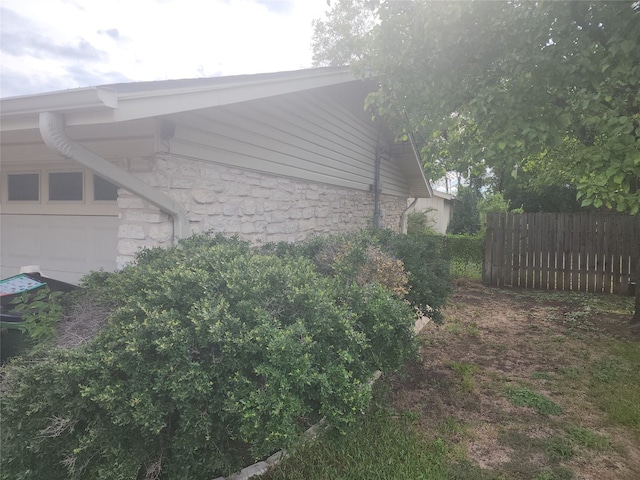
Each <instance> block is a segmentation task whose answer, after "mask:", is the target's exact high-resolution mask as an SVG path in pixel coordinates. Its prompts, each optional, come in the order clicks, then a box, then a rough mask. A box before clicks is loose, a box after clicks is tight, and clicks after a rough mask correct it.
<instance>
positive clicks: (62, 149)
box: [39, 112, 190, 244]
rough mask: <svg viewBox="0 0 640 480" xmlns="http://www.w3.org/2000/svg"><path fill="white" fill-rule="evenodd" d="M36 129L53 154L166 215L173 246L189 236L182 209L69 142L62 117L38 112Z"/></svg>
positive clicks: (167, 198)
mask: <svg viewBox="0 0 640 480" xmlns="http://www.w3.org/2000/svg"><path fill="white" fill-rule="evenodd" d="M39 127H40V135H41V136H42V139H43V140H44V143H46V144H47V146H48V147H49V148H50V149H52V150H53V151H55V152H56V153H58V154H60V155H62V156H63V157H64V158H68V159H71V160H73V161H75V162H77V163H79V164H81V165H83V166H84V167H86V168H88V169H89V170H91V171H93V172H95V173H97V174H98V175H100V176H101V177H103V178H104V179H106V180H109V181H110V182H111V183H113V184H115V185H117V186H118V187H122V188H124V189H126V190H128V191H129V192H131V193H133V194H135V195H137V196H138V197H140V198H142V199H144V200H146V201H148V202H149V203H151V204H153V205H155V206H156V207H158V208H159V209H160V210H162V211H163V212H166V213H168V214H169V215H170V216H171V217H172V219H173V242H174V244H176V243H177V241H178V240H179V239H181V238H186V237H188V236H189V234H190V228H189V217H188V215H187V210H186V209H185V208H184V206H183V205H181V204H180V203H178V202H176V201H175V200H173V199H172V198H171V197H169V196H168V195H166V194H164V193H162V192H160V191H158V190H156V189H155V188H153V187H151V186H149V185H148V184H146V183H144V182H143V181H142V180H140V179H139V178H137V177H135V176H133V175H131V174H130V173H128V172H126V171H124V170H122V169H121V168H118V167H116V166H115V165H113V164H112V163H111V162H109V161H108V160H106V159H104V158H102V157H100V156H98V155H96V154H95V153H93V152H91V151H90V150H88V149H86V148H85V147H83V146H82V145H80V144H79V143H78V142H76V141H74V140H71V139H70V138H69V137H68V136H67V133H66V131H65V123H64V116H62V115H60V114H57V113H51V112H41V113H40V116H39Z"/></svg>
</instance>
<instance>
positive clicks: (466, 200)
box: [447, 187, 480, 235]
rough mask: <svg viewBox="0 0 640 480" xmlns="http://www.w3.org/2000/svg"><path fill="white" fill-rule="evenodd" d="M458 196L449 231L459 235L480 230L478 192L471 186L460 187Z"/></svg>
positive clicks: (471, 233)
mask: <svg viewBox="0 0 640 480" xmlns="http://www.w3.org/2000/svg"><path fill="white" fill-rule="evenodd" d="M456 198H457V201H456V202H455V204H454V205H453V214H452V215H451V221H450V222H449V226H448V227H447V233H452V234H457V235H460V234H469V235H473V234H474V233H478V232H479V231H480V212H479V210H478V200H479V195H478V193H477V192H476V191H475V190H474V189H473V188H471V187H459V188H458V194H457V195H456Z"/></svg>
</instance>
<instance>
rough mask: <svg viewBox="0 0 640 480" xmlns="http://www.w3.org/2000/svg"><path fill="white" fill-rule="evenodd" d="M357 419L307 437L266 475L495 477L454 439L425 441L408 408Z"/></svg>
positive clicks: (304, 479)
mask: <svg viewBox="0 0 640 480" xmlns="http://www.w3.org/2000/svg"><path fill="white" fill-rule="evenodd" d="M378 402H379V404H378V405H376V407H375V408H374V409H373V411H372V413H371V414H370V415H367V416H363V417H361V418H359V419H358V421H357V423H356V424H355V425H354V426H353V428H351V429H349V431H348V432H347V433H346V434H345V435H335V434H334V432H331V431H329V432H326V433H325V434H323V435H321V436H320V438H319V439H318V441H317V442H314V443H307V444H304V445H302V446H301V447H299V448H296V449H295V450H293V452H291V455H290V456H289V457H288V458H286V459H285V460H284V461H283V462H282V463H280V464H279V465H278V466H276V467H275V468H274V469H273V470H272V471H270V472H269V473H267V474H265V475H264V476H262V477H260V478H262V479H263V480H280V479H282V480H284V479H287V480H326V479H339V478H340V479H347V478H349V479H415V480H445V479H453V478H455V479H459V480H465V479H468V480H482V479H488V478H492V476H491V475H489V474H486V473H485V471H484V470H483V469H481V468H479V467H477V466H475V465H472V464H471V462H467V461H460V459H459V458H457V455H456V453H455V444H454V443H453V442H449V441H445V440H443V439H442V438H438V439H435V440H432V441H426V440H425V438H424V435H423V434H422V433H420V432H419V431H418V430H417V429H416V427H415V425H414V424H413V423H412V422H411V415H409V412H406V413H404V414H400V415H398V414H396V412H394V411H392V410H391V409H390V408H389V406H388V405H387V404H386V403H382V402H380V401H379V400H378Z"/></svg>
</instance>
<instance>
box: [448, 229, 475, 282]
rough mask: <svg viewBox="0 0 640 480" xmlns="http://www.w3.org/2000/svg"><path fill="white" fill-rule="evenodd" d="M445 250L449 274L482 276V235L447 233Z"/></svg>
mask: <svg viewBox="0 0 640 480" xmlns="http://www.w3.org/2000/svg"><path fill="white" fill-rule="evenodd" d="M446 243H447V251H448V254H449V258H450V261H451V276H452V277H456V278H460V277H462V278H469V279H472V280H480V279H481V278H482V262H483V245H484V237H483V236H482V235H477V234H476V235H451V234H449V235H447V236H446Z"/></svg>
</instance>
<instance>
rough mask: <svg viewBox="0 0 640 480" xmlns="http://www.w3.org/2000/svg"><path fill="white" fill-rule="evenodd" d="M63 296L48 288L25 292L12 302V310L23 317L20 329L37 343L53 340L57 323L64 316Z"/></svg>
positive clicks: (61, 293)
mask: <svg viewBox="0 0 640 480" xmlns="http://www.w3.org/2000/svg"><path fill="white" fill-rule="evenodd" d="M62 295H64V293H63V292H52V291H50V290H49V287H47V286H45V287H42V288H39V289H38V290H36V291H35V292H23V293H22V295H20V296H19V297H17V298H15V299H14V300H13V301H12V302H11V303H12V307H11V309H12V310H13V311H14V312H17V313H19V314H20V315H21V317H22V322H21V323H20V324H19V327H20V328H21V329H22V330H23V331H24V332H25V333H26V334H27V335H28V336H29V337H31V338H32V339H34V340H35V341H38V342H47V341H49V340H51V339H53V337H54V336H55V333H56V330H55V326H56V323H58V320H60V317H61V316H62V305H61V304H60V297H61V296H62Z"/></svg>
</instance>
